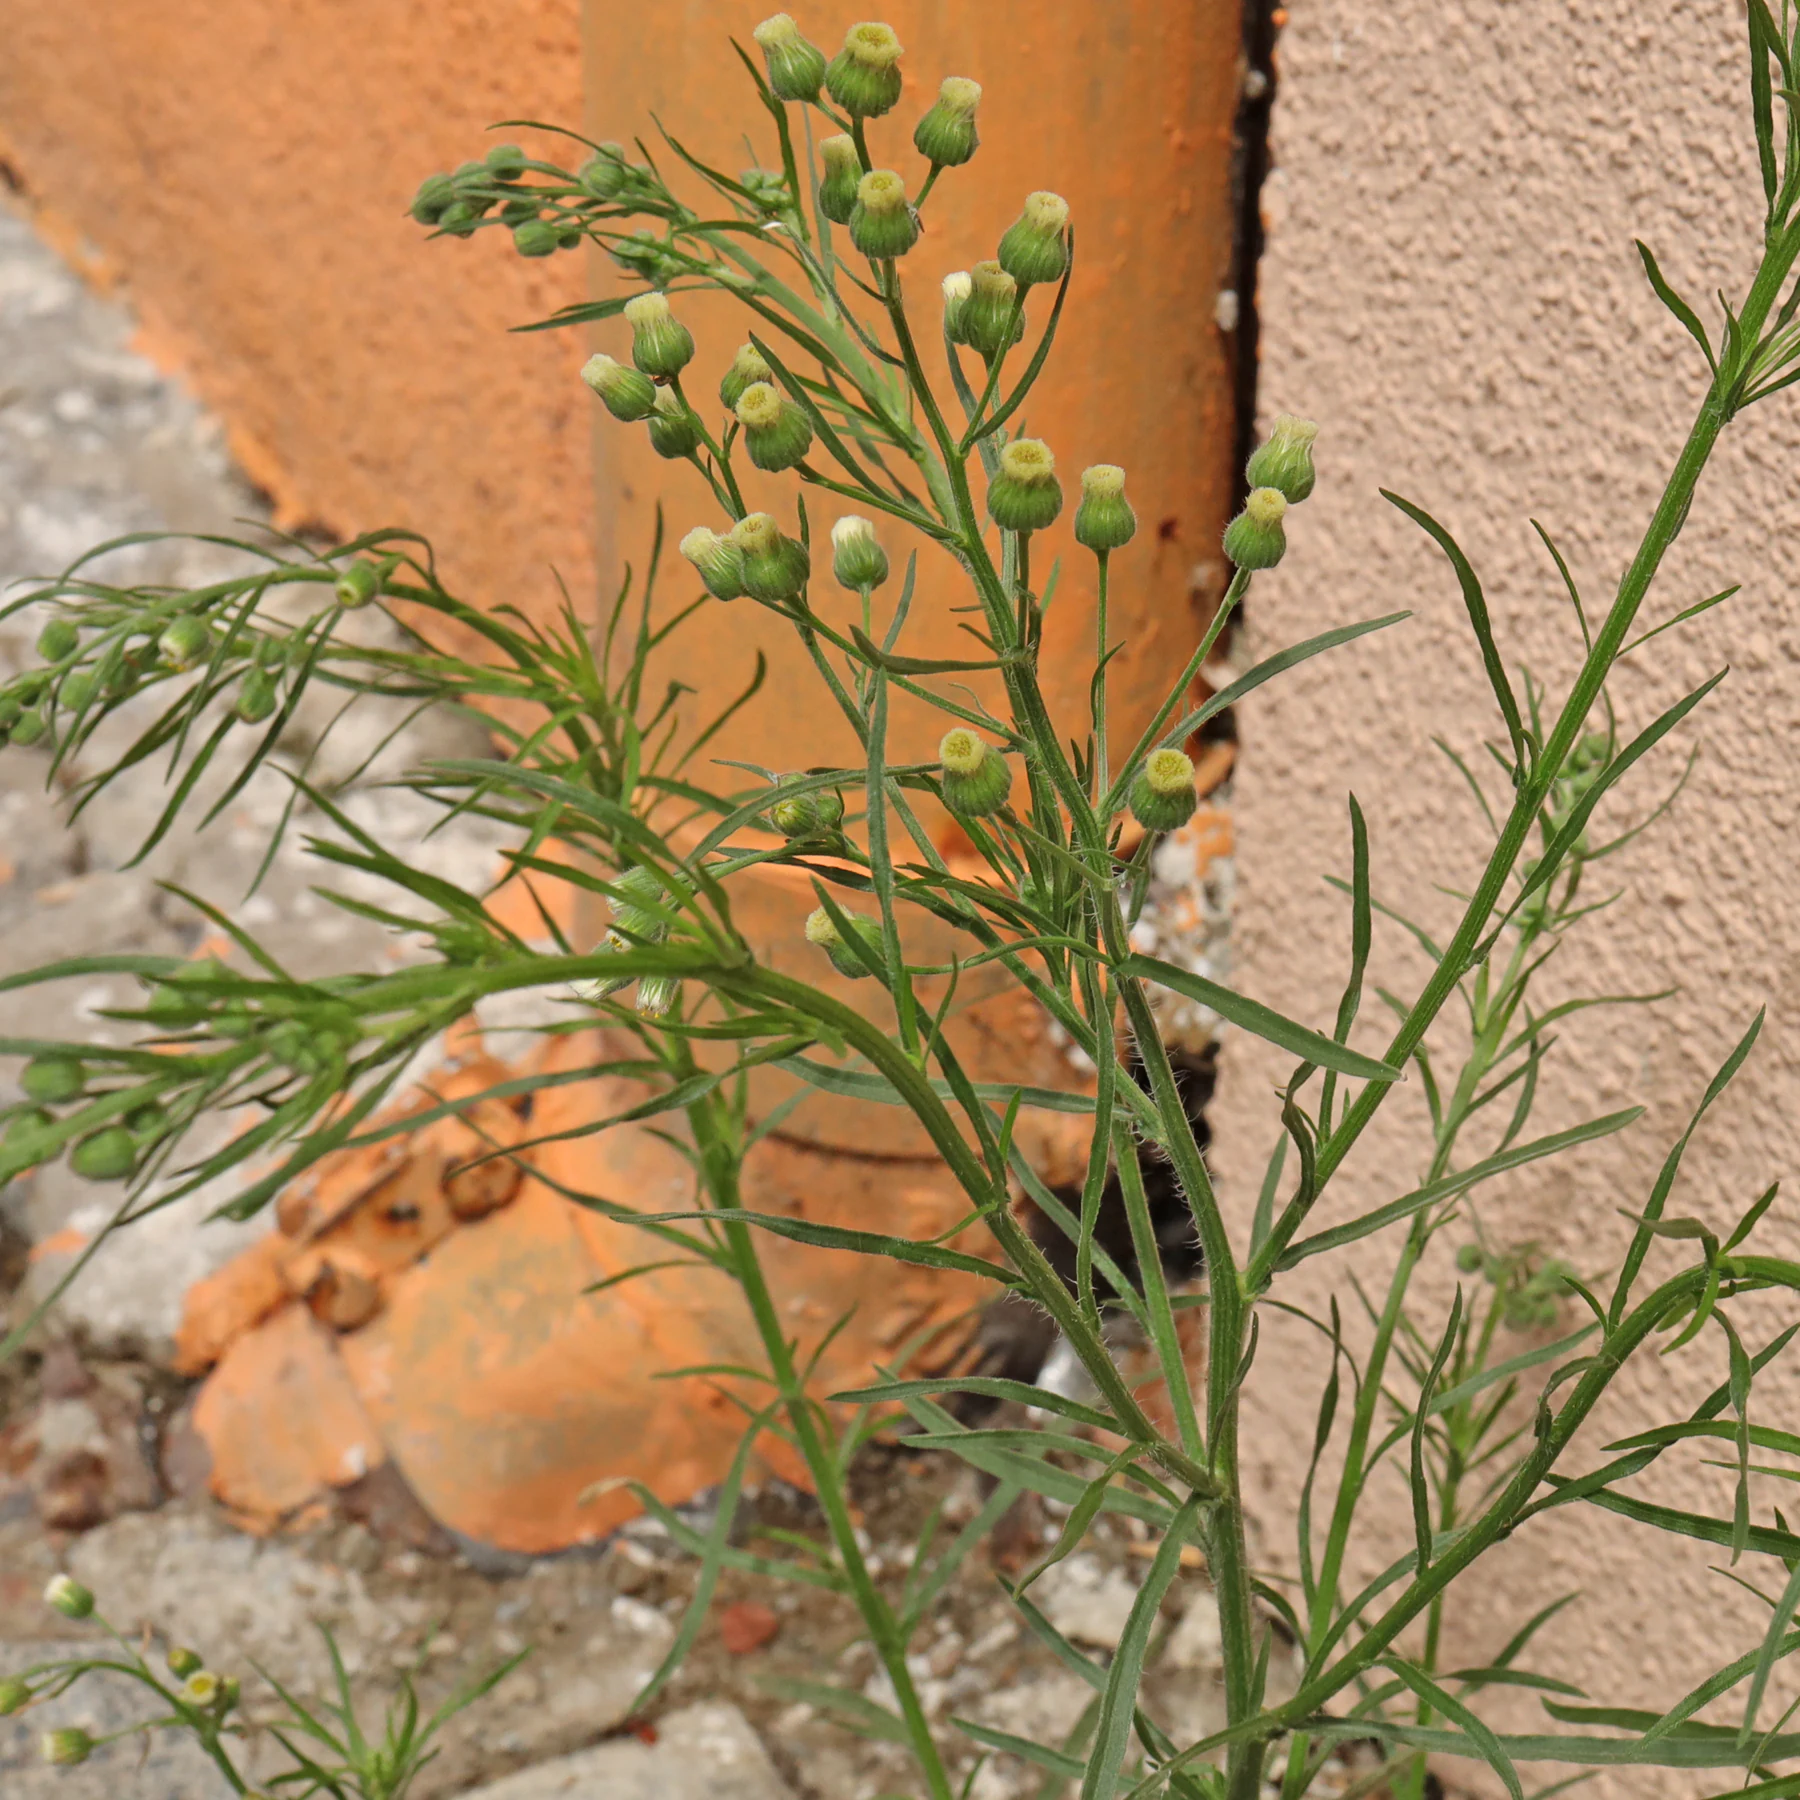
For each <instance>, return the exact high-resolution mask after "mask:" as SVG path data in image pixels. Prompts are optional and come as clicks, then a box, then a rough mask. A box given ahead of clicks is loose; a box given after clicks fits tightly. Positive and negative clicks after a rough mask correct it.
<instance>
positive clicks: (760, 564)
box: [731, 513, 812, 602]
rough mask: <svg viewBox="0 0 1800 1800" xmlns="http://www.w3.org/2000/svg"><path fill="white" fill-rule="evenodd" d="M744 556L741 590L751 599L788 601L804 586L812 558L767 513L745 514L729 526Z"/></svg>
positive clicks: (809, 572) (732, 538)
mask: <svg viewBox="0 0 1800 1800" xmlns="http://www.w3.org/2000/svg"><path fill="white" fill-rule="evenodd" d="M731 542H732V543H733V544H735V545H736V546H737V548H738V550H739V551H740V552H741V554H742V556H743V559H744V592H745V593H746V594H748V595H749V596H750V598H751V599H752V600H761V601H765V602H773V601H779V600H791V599H793V598H794V596H795V595H796V594H798V593H799V592H800V590H801V589H802V588H803V587H805V586H806V581H807V577H808V576H809V575H810V574H811V572H812V559H811V558H810V557H809V556H808V555H807V552H806V546H805V545H804V544H798V543H795V541H794V540H793V539H792V538H790V537H786V536H784V535H783V533H782V530H781V527H780V526H779V525H777V524H776V523H775V521H774V519H772V518H771V517H770V516H769V515H768V514H767V513H747V514H746V515H745V516H744V517H743V518H741V519H739V520H738V522H737V523H736V524H735V525H734V526H732V528H731Z"/></svg>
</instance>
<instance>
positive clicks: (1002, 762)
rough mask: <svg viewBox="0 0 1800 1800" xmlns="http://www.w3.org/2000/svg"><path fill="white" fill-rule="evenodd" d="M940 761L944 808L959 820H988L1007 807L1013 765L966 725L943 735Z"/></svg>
mask: <svg viewBox="0 0 1800 1800" xmlns="http://www.w3.org/2000/svg"><path fill="white" fill-rule="evenodd" d="M938 760H939V762H940V763H941V764H942V765H943V767H942V768H941V770H940V771H939V775H938V779H939V782H940V784H941V785H942V788H943V793H944V804H945V806H947V807H948V808H949V809H950V811H951V812H953V813H954V814H955V815H956V816H957V817H958V818H959V819H985V818H987V817H988V815H989V814H990V813H997V812H998V811H999V810H1000V809H1001V807H1003V806H1004V805H1005V804H1006V796H1007V795H1008V794H1009V793H1011V792H1012V767H1011V765H1010V764H1009V763H1008V762H1007V760H1006V758H1005V757H1004V756H1002V755H1001V754H1000V753H999V752H998V751H997V750H995V749H994V748H993V746H992V745H991V744H988V743H985V742H983V740H982V739H981V738H980V737H978V736H977V735H976V734H975V733H974V732H973V731H971V730H969V728H968V727H967V726H966V725H958V726H955V727H954V728H953V729H951V730H949V731H946V732H945V733H944V739H943V742H942V743H940V744H939V745H938Z"/></svg>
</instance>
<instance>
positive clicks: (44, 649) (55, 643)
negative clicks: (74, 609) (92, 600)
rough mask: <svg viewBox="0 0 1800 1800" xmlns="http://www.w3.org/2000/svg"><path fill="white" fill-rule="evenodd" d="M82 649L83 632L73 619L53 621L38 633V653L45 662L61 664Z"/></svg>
mask: <svg viewBox="0 0 1800 1800" xmlns="http://www.w3.org/2000/svg"><path fill="white" fill-rule="evenodd" d="M80 648H81V632H80V630H79V629H78V628H77V626H76V624H75V621H74V620H73V619H52V620H51V621H50V623H49V624H48V625H46V626H45V627H44V629H43V630H42V631H40V632H39V633H38V641H37V652H38V655H39V656H41V657H42V658H43V659H44V661H45V662H53V663H59V662H61V661H62V660H63V658H64V657H66V656H73V655H74V654H75V652H76V651H77V650H79V649H80Z"/></svg>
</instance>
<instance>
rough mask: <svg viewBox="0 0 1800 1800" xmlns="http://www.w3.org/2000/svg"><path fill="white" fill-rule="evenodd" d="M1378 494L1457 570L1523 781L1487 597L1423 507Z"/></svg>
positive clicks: (1515, 718) (1521, 732) (1514, 702)
mask: <svg viewBox="0 0 1800 1800" xmlns="http://www.w3.org/2000/svg"><path fill="white" fill-rule="evenodd" d="M1381 497H1382V499H1384V500H1387V501H1391V502H1392V503H1393V504H1394V505H1395V506H1397V507H1399V509H1400V510H1401V511H1402V512H1403V513H1405V514H1406V516H1407V517H1408V518H1409V519H1411V520H1412V522H1413V523H1414V524H1415V525H1417V526H1419V527H1420V529H1421V530H1423V531H1424V532H1425V533H1426V534H1427V535H1428V536H1429V537H1430V538H1431V539H1432V541H1433V542H1434V543H1435V544H1436V545H1437V547H1438V548H1439V549H1440V550H1442V551H1443V553H1444V554H1445V555H1446V556H1447V557H1448V558H1449V559H1450V566H1451V568H1453V569H1454V570H1455V571H1456V579H1457V582H1458V584H1459V585H1460V586H1461V588H1462V596H1463V605H1464V607H1465V608H1466V609H1467V610H1468V614H1469V624H1470V625H1471V626H1472V627H1473V628H1474V632H1475V641H1476V643H1477V644H1478V645H1480V647H1481V662H1482V666H1483V668H1485V669H1486V670H1487V678H1488V686H1489V687H1491V688H1492V689H1493V691H1494V699H1495V700H1496V702H1498V704H1499V707H1500V716H1501V718H1502V719H1504V720H1505V722H1506V735H1507V737H1508V738H1509V739H1510V740H1511V741H1512V753H1513V769H1514V772H1515V779H1516V780H1520V781H1522V780H1523V779H1524V778H1525V776H1526V774H1527V773H1528V770H1527V769H1526V766H1525V728H1524V723H1523V721H1522V720H1521V719H1520V717H1519V702H1518V699H1517V697H1516V696H1515V695H1514V693H1513V690H1512V683H1511V682H1510V681H1509V680H1508V679H1507V675H1506V664H1505V663H1504V662H1503V661H1502V660H1501V657H1500V647H1499V645H1498V644H1497V643H1496V642H1495V641H1494V627H1493V623H1492V621H1491V620H1490V619H1489V618H1488V609H1487V600H1486V598H1485V597H1484V595H1483V594H1482V591H1481V582H1480V581H1479V579H1478V578H1477V577H1476V574H1475V571H1474V569H1473V567H1471V565H1470V563H1469V559H1468V558H1467V557H1466V556H1465V555H1463V552H1462V546H1461V545H1460V544H1458V543H1457V541H1456V539H1455V538H1453V537H1452V536H1451V535H1450V533H1449V532H1448V531H1446V530H1445V529H1444V527H1443V526H1442V525H1440V524H1439V523H1438V522H1437V520H1436V519H1434V518H1433V517H1432V516H1431V514H1430V513H1428V512H1426V511H1425V509H1424V508H1423V507H1420V506H1414V505H1413V503H1412V502H1411V501H1410V500H1402V499H1401V498H1400V496H1399V495H1398V494H1394V493H1390V492H1389V491H1388V490H1387V489H1386V488H1383V489H1382V490H1381Z"/></svg>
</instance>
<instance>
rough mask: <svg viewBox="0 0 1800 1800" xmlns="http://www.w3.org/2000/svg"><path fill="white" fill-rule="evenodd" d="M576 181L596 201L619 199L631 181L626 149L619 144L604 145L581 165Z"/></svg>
mask: <svg viewBox="0 0 1800 1800" xmlns="http://www.w3.org/2000/svg"><path fill="white" fill-rule="evenodd" d="M575 179H576V180H577V181H578V182H580V183H581V189H582V192H583V193H586V194H591V195H593V197H594V198H595V199H596V200H614V199H617V197H618V196H619V194H620V193H621V192H622V191H623V189H624V187H625V184H626V182H628V181H629V180H630V179H631V171H630V168H629V167H628V166H627V164H626V161H625V151H624V148H623V147H622V146H621V145H618V144H602V145H601V146H600V148H599V149H598V150H597V151H596V152H595V153H594V155H593V156H592V157H591V158H590V159H589V160H588V161H587V162H585V163H583V164H582V165H581V172H580V174H578V175H577V176H576V177H575Z"/></svg>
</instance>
